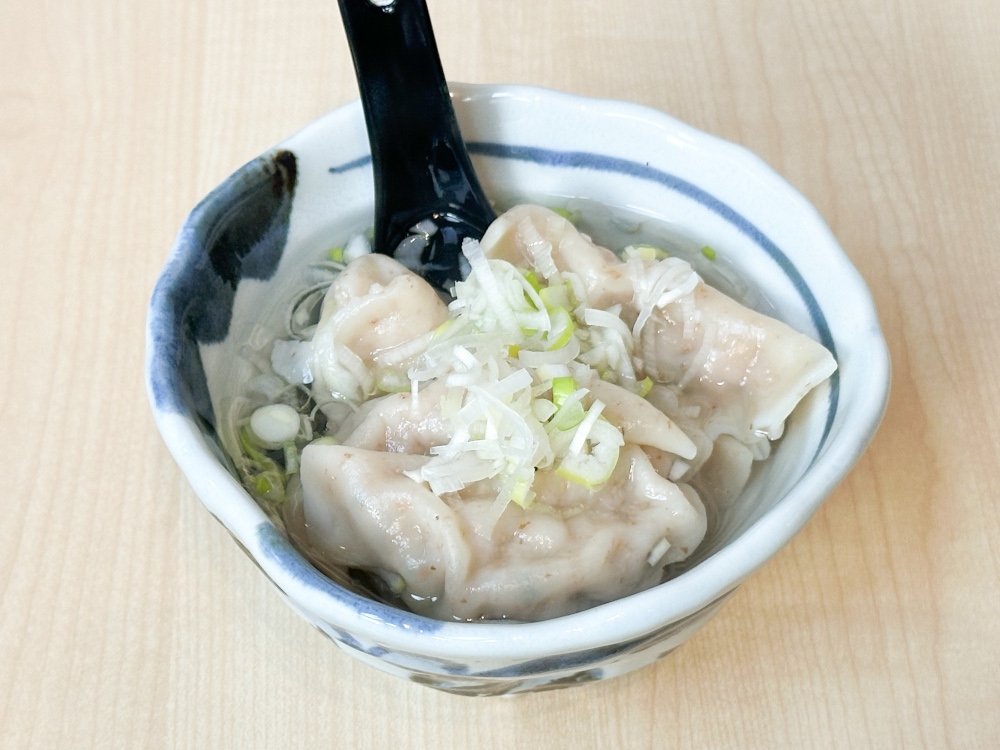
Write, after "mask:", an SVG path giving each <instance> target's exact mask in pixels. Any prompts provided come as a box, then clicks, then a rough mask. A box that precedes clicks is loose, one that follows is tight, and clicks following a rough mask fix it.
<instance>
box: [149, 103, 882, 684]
mask: <svg viewBox="0 0 1000 750" xmlns="http://www.w3.org/2000/svg"><path fill="white" fill-rule="evenodd" d="M452 93H453V101H454V104H455V108H456V113H457V115H458V118H459V122H460V124H461V127H462V131H463V134H464V135H465V138H466V140H467V141H468V143H469V149H470V152H471V154H472V158H473V163H474V165H475V167H476V170H477V172H478V174H479V176H480V178H481V181H482V183H483V186H484V188H485V189H486V192H487V194H488V195H489V196H490V198H491V199H492V200H494V201H495V202H496V203H497V205H498V207H499V208H501V209H502V208H505V207H507V206H509V205H513V204H514V203H516V202H522V201H525V200H529V201H533V202H543V203H546V204H548V205H552V206H559V207H564V208H567V207H568V208H571V209H574V210H581V211H583V213H584V214H586V213H587V210H588V207H594V206H600V207H602V210H604V209H605V208H606V209H607V211H608V212H609V213H608V214H607V215H608V216H610V217H611V218H612V221H611V222H610V225H611V226H612V227H613V229H609V233H610V234H612V235H616V237H613V238H612V237H609V238H608V239H609V244H610V243H611V240H614V239H617V238H620V237H628V236H630V235H633V234H636V233H637V232H638V233H641V232H642V229H643V227H642V225H643V224H644V222H646V221H647V220H648V221H649V222H651V223H655V224H656V225H657V226H659V227H663V226H666V227H669V228H670V230H671V232H672V233H673V234H675V235H676V237H677V238H679V240H678V241H680V242H682V243H683V242H687V243H689V244H690V245H691V246H692V247H700V246H702V245H708V246H711V247H712V248H714V249H715V250H716V252H717V253H718V255H719V261H720V267H722V266H724V267H725V268H726V269H727V273H729V274H732V275H735V277H736V278H738V279H740V280H742V281H741V282H740V283H745V285H746V289H747V290H748V292H747V294H748V297H749V299H748V300H747V301H748V302H750V303H751V304H753V305H754V306H766V307H767V309H768V311H769V312H771V313H772V314H774V315H776V316H777V317H779V318H781V319H782V320H784V321H785V322H786V323H788V324H789V325H791V326H792V327H793V328H796V329H797V330H800V331H802V332H804V333H806V334H808V335H809V336H811V337H813V338H815V339H816V340H818V341H820V342H821V343H822V344H824V345H825V346H826V347H827V348H828V349H830V351H831V352H832V353H833V354H834V356H835V358H836V360H837V363H838V370H837V372H836V374H835V375H834V377H833V378H832V379H831V380H830V381H829V383H827V384H825V385H823V386H821V387H820V388H818V389H817V390H816V391H814V392H813V393H812V394H810V396H809V397H808V398H807V399H806V400H805V401H804V402H803V403H802V404H801V405H800V407H799V409H797V411H796V412H795V414H793V416H792V418H791V419H790V420H789V423H788V425H787V429H786V432H785V435H784V436H783V437H782V439H781V441H780V442H779V443H778V444H777V446H776V448H775V450H774V452H773V455H772V457H771V458H770V459H769V460H768V461H767V462H766V463H765V464H764V465H763V467H762V468H761V469H760V470H759V471H756V472H755V474H754V475H753V477H752V479H751V481H750V483H749V484H748V486H747V487H746V489H745V490H744V492H743V493H742V495H741V496H740V497H739V498H738V499H737V501H735V502H734V503H732V504H731V506H729V507H728V509H727V510H726V511H725V512H724V513H720V514H718V515H717V517H715V518H713V519H712V520H711V524H710V528H709V532H708V535H707V537H706V539H705V542H704V543H703V544H702V546H701V547H700V548H699V549H698V551H697V552H696V554H695V555H694V556H693V558H692V559H691V560H690V561H689V564H688V565H687V566H686V569H685V570H684V571H683V572H682V573H681V574H680V575H678V576H677V577H675V578H672V579H671V580H668V581H666V582H664V583H662V584H660V585H658V586H655V587H654V588H652V589H649V590H646V591H643V592H641V593H638V594H633V595H631V596H628V597H626V598H624V599H620V600H617V601H614V602H610V603H608V604H604V605H601V606H597V607H594V608H592V609H588V610H585V611H583V612H580V613H577V614H573V615H569V616H565V617H560V618H556V619H552V620H548V621H543V622H537V623H507V622H496V623H456V622H439V621H435V620H431V619H427V618H425V617H421V616H419V615H416V614H412V613H410V612H407V611H403V610H401V609H397V608H394V607H391V606H388V605H386V604H383V603H380V602H378V601H374V600H373V599H370V598H367V597H364V596H360V595H358V594H357V593H355V592H353V591H350V590H348V589H346V588H343V587H341V586H339V585H338V584H337V583H335V582H333V581H332V580H331V579H330V578H328V577H326V576H324V575H323V574H322V573H320V572H319V571H318V570H317V569H316V568H314V567H313V566H312V565H310V564H309V562H308V561H307V560H306V558H305V557H304V556H303V555H302V554H300V553H299V552H298V551H297V550H296V549H295V548H293V546H292V545H291V544H290V543H289V542H288V541H287V539H286V538H285V536H284V535H283V534H282V532H281V531H280V530H279V529H278V528H277V527H276V526H275V525H274V524H273V523H272V522H271V521H270V520H269V519H268V517H267V515H266V514H265V513H264V512H263V511H262V510H261V508H260V507H258V505H257V504H256V502H255V501H254V500H253V499H252V498H251V497H250V495H249V494H248V493H247V492H246V490H245V489H244V488H243V487H242V486H241V484H240V482H239V480H238V479H237V478H236V476H235V475H234V470H233V468H232V462H231V461H230V460H229V459H228V458H227V456H226V453H225V451H224V449H223V448H222V445H221V443H220V438H219V429H218V428H219V424H220V423H219V421H218V420H219V419H221V418H224V416H225V413H226V409H227V408H228V405H229V404H230V403H231V399H232V395H233V394H232V391H233V389H234V384H235V383H238V382H239V381H240V379H241V378H245V377H248V376H249V375H250V373H251V370H250V369H248V368H252V364H249V363H248V362H247V361H246V358H245V357H242V356H241V355H242V354H243V353H245V352H246V351H247V350H248V347H249V349H251V350H252V349H254V348H258V349H259V348H260V347H262V346H264V345H265V343H266V340H267V338H268V337H269V336H271V337H273V336H274V335H277V331H278V328H277V327H276V326H277V325H278V324H277V323H276V322H275V321H277V319H278V317H279V313H278V311H279V309H280V307H281V306H282V305H283V304H285V303H286V302H287V299H288V297H289V295H290V294H294V292H295V289H296V288H297V286H298V285H301V283H302V276H301V274H302V269H303V268H304V267H306V266H307V265H308V264H309V263H310V262H312V261H314V260H315V259H317V258H318V257H319V256H320V255H321V254H322V253H324V252H325V250H326V249H327V248H329V247H330V246H331V245H332V244H334V243H336V242H340V241H343V239H344V238H345V237H346V236H348V235H349V234H350V233H352V232H357V231H360V230H363V229H365V228H366V227H368V226H370V225H371V222H372V213H373V202H374V198H373V187H372V171H371V157H370V154H369V148H368V139H367V134H366V131H365V123H364V118H363V115H362V111H361V107H360V104H359V103H358V102H354V103H352V104H349V105H347V106H344V107H342V108H340V109H337V110H336V111H334V112H331V113H330V114H328V115H326V116H325V117H323V118H321V119H320V120H318V121H316V122H314V123H312V124H310V125H308V126H307V127H305V128H304V129H303V130H302V131H300V132H299V133H296V134H295V135H293V136H291V137H290V138H288V139H287V140H286V141H284V142H283V143H281V144H279V145H278V146H276V147H275V148H273V149H271V150H270V151H268V152H267V153H265V154H263V155H261V156H259V157H258V158H256V159H254V160H253V161H251V162H249V163H248V164H246V165H245V166H244V167H242V168H241V169H240V170H238V171H237V172H236V173H235V174H233V175H232V176H230V177H229V178H228V179H227V180H226V181H224V182H223V183H222V184H221V185H219V186H218V187H217V188H216V189H215V190H213V191H212V192H211V193H210V194H209V195H208V196H207V197H206V198H205V199H204V200H203V201H202V202H201V203H200V204H199V205H198V206H197V207H196V208H195V209H194V210H193V211H192V213H191V214H190V216H189V217H188V219H187V221H186V222H185V224H184V226H183V227H182V229H181V230H180V233H179V235H178V237H177V240H176V242H175V244H174V247H173V249H172V251H171V253H170V256H169V258H168V260H167V262H166V265H165V267H164V269H163V271H162V274H161V275H160V277H159V279H158V281H157V284H156V287H155V289H154V292H153V295H152V301H151V304H150V308H149V313H148V320H147V355H146V384H147V390H148V393H149V399H150V403H151V405H152V408H153V413H154V416H155V420H156V424H157V427H158V429H159V430H160V432H161V434H162V436H163V439H164V440H165V442H166V444H167V446H168V448H169V450H170V452H171V453H172V455H173V456H174V458H175V459H176V461H177V462H178V464H179V465H180V467H181V469H182V471H183V472H184V474H185V475H186V476H187V478H188V480H189V481H190V483H191V485H192V486H193V488H194V490H195V492H196V493H197V495H198V497H199V498H200V499H201V501H202V502H203V503H204V505H205V506H206V508H207V509H208V510H209V511H210V512H211V513H212V514H213V515H214V516H215V517H216V518H217V519H218V520H219V521H220V522H221V523H222V524H223V525H224V526H225V527H226V528H227V529H228V530H229V531H230V533H231V534H232V535H233V537H235V539H236V540H237V542H238V543H239V544H240V545H241V546H242V548H243V549H244V550H245V551H246V552H247V554H248V555H249V556H250V557H251V558H252V559H253V560H254V562H255V563H256V564H257V565H258V566H259V567H260V569H261V570H262V571H263V572H264V574H265V575H266V576H267V577H268V578H269V579H270V580H271V581H273V583H274V584H275V585H276V586H277V588H278V590H279V591H280V592H281V594H282V595H283V597H284V598H285V600H286V601H287V602H288V604H289V605H290V606H291V607H292V608H293V609H294V610H295V611H296V612H298V613H299V614H300V615H301V616H302V617H304V618H305V619H306V620H307V621H309V622H310V623H312V624H313V625H315V626H316V627H317V628H319V629H320V630H321V631H322V632H323V633H325V634H326V635H328V636H329V637H330V638H331V639H332V640H333V641H334V642H335V643H336V644H337V645H338V646H340V647H341V648H343V649H344V650H345V651H347V652H348V653H350V654H352V655H353V656H355V657H357V658H359V659H361V660H362V661H364V662H367V663H369V664H371V665H373V666H375V667H378V668H380V669H383V670H385V671H387V672H390V673H394V674H397V675H400V676H402V677H405V678H407V679H410V680H413V681H415V682H419V683H422V684H426V685H430V686H433V687H436V688H440V689H443V690H448V691H451V692H456V693H462V694H469V695H491V694H502V693H512V692H523V691H529V690H538V689H549V688H553V687H561V686H565V685H572V684H578V683H581V682H587V681H591V680H596V679H602V678H607V677H612V676H615V675H619V674H623V673H625V672H628V671H630V670H633V669H636V668H638V667H641V666H643V665H645V664H648V663H650V662H652V661H654V660H656V659H658V658H660V657H662V656H664V655H665V654H667V653H669V652H670V651H671V650H672V649H674V648H676V647H677V646H678V645H679V644H680V643H682V642H683V641H684V640H686V639H687V638H688V637H690V636H691V635H692V634H693V633H694V632H695V631H697V630H698V629H699V628H700V627H701V626H703V625H704V624H705V623H706V622H707V621H708V619H709V618H710V617H711V616H712V615H713V614H714V613H715V612H716V611H718V609H719V607H720V606H721V605H722V603H723V602H724V601H725V600H726V598H727V597H728V596H729V595H730V594H731V593H732V592H733V591H734V590H735V589H736V588H737V586H739V584H740V583H741V582H742V581H743V580H745V579H746V578H747V576H749V575H750V574H751V573H752V572H753V571H754V570H756V569H757V568H759V567H760V566H761V565H763V564H764V563H765V562H766V561H767V560H768V559H769V558H771V557H772V556H773V555H774V554H775V553H776V552H778V550H780V549H781V547H782V546H783V545H785V544H786V543H787V542H788V541H789V540H790V539H791V538H792V537H793V536H794V535H795V534H796V533H797V532H798V531H799V530H800V529H801V528H802V526H803V525H804V524H805V523H806V521H807V520H808V519H809V518H810V516H812V514H813V513H814V512H815V511H816V509H817V508H818V507H819V505H820V504H821V503H822V502H823V500H824V498H825V497H826V496H827V495H828V494H829V493H830V492H831V491H832V490H833V489H834V487H835V486H836V485H837V484H838V482H840V480H841V479H843V477H844V476H845V475H846V474H847V472H848V471H849V470H850V468H851V466H852V465H853V464H854V463H855V461H856V460H857V459H858V457H859V456H860V455H861V453H862V451H863V450H864V448H865V446H866V445H867V444H868V442H869V441H870V439H871V437H872V436H873V434H874V432H875V430H876V428H877V426H878V423H879V421H880V419H881V417H882V414H883V412H884V409H885V406H886V401H887V398H888V389H889V360H888V355H887V349H886V345H885V341H884V339H883V337H882V333H881V330H880V327H879V323H878V319H877V316H876V312H875V309H874V305H873V302H872V299H871V295H870V294H869V291H868V289H867V287H866V285H865V283H864V281H863V280H862V278H861V277H860V275H859V274H858V272H857V271H856V270H855V268H854V267H853V266H852V265H851V263H850V261H849V259H848V258H847V256H846V255H845V253H844V252H843V251H842V250H841V248H840V247H839V246H838V244H837V242H836V240H835V239H834V237H833V235H832V234H831V232H830V231H829V229H828V228H827V226H826V224H825V223H824V222H823V220H822V219H821V218H820V216H819V215H818V213H817V212H816V211H815V209H814V208H813V207H812V206H811V205H810V204H809V203H808V202H807V201H806V200H805V199H804V198H803V197H802V196H801V195H800V194H799V193H798V192H797V191H796V190H795V189H793V188H792V187H791V186H790V185H788V183H787V182H785V181H784V180H783V179H782V178H781V177H779V176H778V175H777V174H776V173H775V172H774V171H773V170H772V169H770V168H769V167H768V166H767V165H766V164H764V163H763V162H762V161H761V160H760V159H758V158H757V157H756V156H754V155H753V154H751V153H750V152H748V151H746V150H745V149H743V148H741V147H738V146H736V145H733V144H730V143H727V142H724V141H721V140H719V139H717V138H714V137H712V136H710V135H707V134H705V133H702V132H700V131H697V130H695V129H693V128H691V127H689V126H687V125H685V124H683V123H681V122H678V121H677V120H675V119H673V118H671V117H669V116H667V115H665V114H663V113H660V112H657V111H654V110H651V109H648V108H644V107H640V106H637V105H633V104H626V103H622V102H615V101H605V100H595V99H588V98H583V97H579V96H573V95H568V94H562V93H557V92H553V91H547V90H542V89H537V88H529V87H523V86H482V85H461V84H453V85H452ZM597 239H602V238H600V237H598V238H597Z"/></svg>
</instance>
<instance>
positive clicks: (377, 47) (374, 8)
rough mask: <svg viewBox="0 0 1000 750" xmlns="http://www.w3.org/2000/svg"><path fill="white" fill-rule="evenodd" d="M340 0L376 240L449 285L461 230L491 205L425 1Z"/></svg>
mask: <svg viewBox="0 0 1000 750" xmlns="http://www.w3.org/2000/svg"><path fill="white" fill-rule="evenodd" d="M339 3H340V13H341V16H342V17H343V19H344V28H345V29H346V31H347V40H348V42H349V43H350V46H351V54H352V55H353V57H354V70H355V72H356V73H357V77H358V87H359V88H360V90H361V104H362V106H363V108H364V112H365V122H366V124H367V126H368V139H369V141H370V143H371V151H372V168H373V170H374V173H375V244H374V249H375V251H376V252H380V253H385V254H387V255H393V256H395V257H396V258H397V259H398V260H400V261H401V262H403V263H404V264H405V265H407V266H409V267H410V268H411V269H413V270H415V271H416V272H417V273H419V274H420V275H421V276H423V277H424V278H425V279H427V281H429V282H430V283H431V284H434V285H435V286H437V287H438V288H440V289H449V288H450V287H451V285H452V284H453V283H454V282H455V281H458V280H461V279H462V277H463V275H464V274H463V273H462V271H461V266H460V262H459V260H460V258H461V248H462V240H463V239H464V238H466V237H470V238H473V239H477V240H478V239H480V238H481V237H482V236H483V233H484V232H485V231H486V228H487V227H488V226H489V224H490V222H492V221H493V219H495V218H496V214H495V212H494V211H493V209H492V208H491V207H490V203H489V200H487V198H486V194H485V193H484V192H483V188H482V186H481V185H480V184H479V180H478V178H477V177H476V173H475V171H474V170H473V168H472V162H471V161H470V160H469V154H468V151H467V150H466V148H465V142H464V141H463V140H462V134H461V132H459V129H458V121H457V120H456V119H455V110H454V109H453V108H452V106H451V97H450V95H449V93H448V86H447V84H446V83H445V80H444V71H443V70H442V68H441V60H440V58H439V57H438V52H437V45H436V44H435V42H434V32H433V30H432V28H431V20H430V15H429V14H428V12H427V6H426V4H425V2H424V0H339ZM426 219H430V220H431V221H432V222H433V224H434V226H435V227H436V231H435V232H434V233H433V234H432V235H431V236H430V237H429V238H428V237H427V233H426V232H423V231H421V230H417V232H415V233H413V232H411V229H412V228H413V227H415V226H416V225H417V224H418V223H420V222H421V221H424V220H426ZM411 234H412V235H413V239H407V238H408V237H410V236H411ZM404 240H405V242H404ZM401 243H403V244H402V245H401Z"/></svg>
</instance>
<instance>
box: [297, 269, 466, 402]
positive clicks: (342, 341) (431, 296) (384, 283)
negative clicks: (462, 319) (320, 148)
mask: <svg viewBox="0 0 1000 750" xmlns="http://www.w3.org/2000/svg"><path fill="white" fill-rule="evenodd" d="M447 317H448V308H447V306H446V305H445V304H444V302H443V301H442V300H441V298H440V297H438V294H437V292H436V291H434V288H433V287H431V285H430V284H428V283H427V282H426V281H424V280H423V279H422V278H420V277H419V276H417V275H416V274H414V273H412V272H411V271H410V270H409V269H407V268H406V267H405V266H403V265H402V264H401V263H399V262H398V261H396V260H394V259H392V258H390V257H389V256H387V255H381V254H378V253H373V254H371V255H363V256H361V257H360V258H358V259H357V260H354V261H353V262H352V263H351V264H350V265H348V266H347V268H346V269H344V271H343V272H342V273H341V274H340V275H339V276H338V277H337V279H336V280H335V281H334V282H333V284H331V285H330V289H329V290H328V291H327V294H326V297H325V298H324V300H323V309H322V312H321V315H320V322H319V325H318V326H317V328H316V333H315V334H314V336H313V352H314V353H313V362H312V370H313V375H314V377H315V378H316V381H317V385H318V386H319V385H322V386H325V387H326V389H327V390H328V391H329V392H330V393H332V394H338V395H340V396H344V397H347V398H349V399H351V400H354V401H356V402H358V401H361V400H362V399H363V398H364V397H366V396H370V395H371V394H372V393H374V392H375V390H374V386H375V385H376V384H377V383H378V382H379V380H380V379H381V378H382V377H385V376H387V375H394V376H395V378H396V380H397V381H399V382H404V381H405V373H406V370H407V368H408V367H409V366H410V365H411V364H413V362H415V361H416V360H417V358H418V357H419V356H420V355H421V354H422V353H423V349H424V347H421V346H418V345H415V346H408V345H410V344H418V343H419V340H420V338H421V337H423V336H425V335H427V334H429V333H431V332H432V331H434V330H435V329H436V328H437V327H438V326H439V325H441V324H442V323H443V322H444V321H445V320H446V319H447Z"/></svg>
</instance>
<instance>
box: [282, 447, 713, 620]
mask: <svg viewBox="0 0 1000 750" xmlns="http://www.w3.org/2000/svg"><path fill="white" fill-rule="evenodd" d="M426 461H427V458H426V457H424V456H419V455H410V454H404V453H386V452H381V451H371V450H365V449H362V448H354V447H349V446H339V445H317V444H314V445H310V446H307V447H306V449H305V450H304V451H303V453H302V468H301V472H302V487H303V496H304V510H305V519H306V524H307V531H308V535H309V540H310V542H311V543H312V544H313V545H314V547H315V548H316V549H318V550H319V551H320V552H321V553H322V555H323V557H324V558H325V559H326V560H327V561H328V562H332V563H336V564H341V565H347V566H350V567H356V568H362V569H367V570H371V571H374V572H376V573H380V574H382V575H384V576H385V577H386V578H387V580H388V581H389V582H390V584H391V585H394V586H395V587H396V588H397V590H399V591H400V592H401V593H402V594H403V596H404V600H405V601H407V603H408V604H409V606H410V607H411V608H412V609H414V610H415V611H417V612H420V613H422V614H427V615H430V616H432V617H438V618H445V619H451V618H457V619H462V620H478V619H498V618H507V619H514V620H535V619H542V618H547V617H556V616H559V615H562V614H567V613H569V612H574V611H577V610H579V609H582V608H585V607H588V606H593V605H594V604H599V603H602V602H605V601H610V600H612V599H616V598H618V597H620V596H624V595H627V594H630V593H634V592H635V591H639V590H641V589H644V588H648V587H649V586H652V585H655V584H656V583H658V582H659V580H660V578H661V577H662V571H663V566H664V565H665V564H667V563H670V562H674V561H676V560H680V559H683V558H684V557H686V556H687V555H688V554H689V553H690V552H691V551H692V550H693V549H694V548H695V547H696V546H697V545H698V543H699V542H700V541H701V539H702V537H703V536H704V534H705V511H704V508H703V507H702V505H701V502H700V501H699V499H698V496H697V494H696V493H695V492H694V491H693V490H692V489H691V488H690V487H688V486H686V485H677V484H674V483H673V482H670V481H668V480H666V479H664V478H663V477H661V476H660V475H659V474H657V473H656V471H655V470H654V469H653V468H652V466H651V465H650V462H649V459H648V458H647V457H646V455H645V454H644V453H643V451H642V450H641V449H640V448H638V447H637V446H633V445H627V446H626V447H625V448H624V449H623V451H622V455H621V457H620V459H619V461H618V465H617V467H616V469H615V472H614V474H613V475H612V476H611V478H610V479H609V480H608V481H607V482H606V483H605V484H604V485H603V486H602V487H601V488H600V489H599V490H597V491H592V490H588V489H586V488H583V487H581V486H580V485H578V484H574V483H573V482H571V481H569V480H567V479H565V478H562V477H560V476H558V475H556V474H555V473H554V472H540V473H539V476H538V478H537V479H536V482H537V483H538V487H539V490H540V495H541V496H543V497H545V498H547V499H548V500H546V501H542V502H538V503H536V504H535V505H534V506H532V507H531V508H528V509H525V508H521V507H519V506H517V505H513V504H512V505H510V506H509V507H508V508H507V509H506V511H505V512H504V514H503V515H502V516H501V518H500V519H499V521H497V522H496V523H495V525H494V526H493V527H492V529H491V530H490V531H489V533H488V534H485V533H483V530H482V527H483V525H484V524H485V523H487V521H486V519H487V517H488V516H489V515H490V510H491V506H492V504H493V501H494V499H495V494H496V488H495V487H493V486H491V485H490V483H483V485H480V486H469V487H468V488H467V489H466V490H464V491H462V492H456V493H447V494H445V495H444V496H439V495H437V494H435V493H433V492H431V491H430V490H429V489H428V488H427V487H426V486H425V485H424V484H423V483H421V482H417V481H415V480H413V479H411V478H410V477H409V476H408V475H407V472H408V471H409V470H412V469H413V468H415V467H417V466H419V465H420V464H422V463H424V462H426ZM397 581H398V584H397Z"/></svg>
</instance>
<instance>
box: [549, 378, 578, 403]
mask: <svg viewBox="0 0 1000 750" xmlns="http://www.w3.org/2000/svg"><path fill="white" fill-rule="evenodd" d="M579 387H580V386H579V385H578V384H577V382H576V379H575V378H572V377H562V378H552V403H554V404H555V405H556V406H562V405H563V402H564V401H565V400H566V399H567V398H568V397H569V396H571V395H572V394H574V393H576V390H577V388H579Z"/></svg>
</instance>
